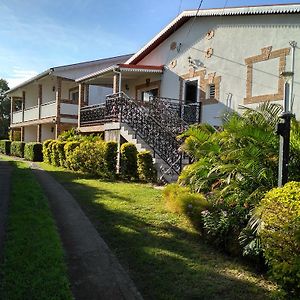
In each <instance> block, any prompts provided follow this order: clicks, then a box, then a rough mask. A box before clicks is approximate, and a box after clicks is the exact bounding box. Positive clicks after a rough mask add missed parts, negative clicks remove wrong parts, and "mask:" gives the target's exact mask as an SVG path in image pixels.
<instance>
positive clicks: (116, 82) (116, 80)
mask: <svg viewBox="0 0 300 300" xmlns="http://www.w3.org/2000/svg"><path fill="white" fill-rule="evenodd" d="M119 80H120V78H119V75H118V74H115V75H114V78H113V93H114V94H116V93H119V92H120V91H119Z"/></svg>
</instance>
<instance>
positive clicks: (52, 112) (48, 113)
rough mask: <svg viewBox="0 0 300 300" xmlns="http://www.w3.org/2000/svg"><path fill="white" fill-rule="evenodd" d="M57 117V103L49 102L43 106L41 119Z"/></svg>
mask: <svg viewBox="0 0 300 300" xmlns="http://www.w3.org/2000/svg"><path fill="white" fill-rule="evenodd" d="M54 116H56V102H55V101H52V102H47V103H43V104H42V105H41V119H42V118H49V117H54Z"/></svg>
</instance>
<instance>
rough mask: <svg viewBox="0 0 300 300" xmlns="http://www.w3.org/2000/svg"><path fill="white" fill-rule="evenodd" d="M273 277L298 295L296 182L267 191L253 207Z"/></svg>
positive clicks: (299, 193) (299, 188) (299, 192)
mask: <svg viewBox="0 0 300 300" xmlns="http://www.w3.org/2000/svg"><path fill="white" fill-rule="evenodd" d="M255 216H256V217H257V220H260V222H261V223H260V226H259V227H258V234H259V236H260V238H261V243H262V247H263V250H264V256H265V258H266V260H267V263H268V265H269V267H270V272H271V274H272V276H273V278H274V279H275V280H276V281H277V282H278V283H279V284H280V285H281V286H282V287H283V288H284V289H285V290H286V291H288V292H290V293H291V294H293V295H294V296H296V298H297V299H299V298H300V182H289V183H287V184H286V185H285V186H284V187H282V188H274V189H272V190H271V191H269V192H268V193H267V194H266V196H265V197H264V199H263V200H262V201H261V202H260V203H259V206H258V207H257V208H256V210H255Z"/></svg>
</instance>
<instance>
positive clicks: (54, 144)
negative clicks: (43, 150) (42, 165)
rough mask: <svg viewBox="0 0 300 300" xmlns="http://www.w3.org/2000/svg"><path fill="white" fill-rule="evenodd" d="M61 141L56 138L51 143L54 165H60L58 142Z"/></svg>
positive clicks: (51, 160)
mask: <svg viewBox="0 0 300 300" xmlns="http://www.w3.org/2000/svg"><path fill="white" fill-rule="evenodd" d="M59 143H60V142H59V141H57V140H54V141H52V142H51V144H49V147H50V149H51V159H50V162H51V164H52V165H53V166H56V167H58V166H59V165H60V163H59V153H58V144H59Z"/></svg>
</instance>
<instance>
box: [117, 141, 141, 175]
mask: <svg viewBox="0 0 300 300" xmlns="http://www.w3.org/2000/svg"><path fill="white" fill-rule="evenodd" d="M120 152H121V157H120V171H121V172H120V173H121V176H122V177H123V178H125V179H129V180H130V179H137V178H138V174H137V153H138V151H137V149H136V147H135V145H134V144H132V143H124V144H122V146H121V149H120Z"/></svg>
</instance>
